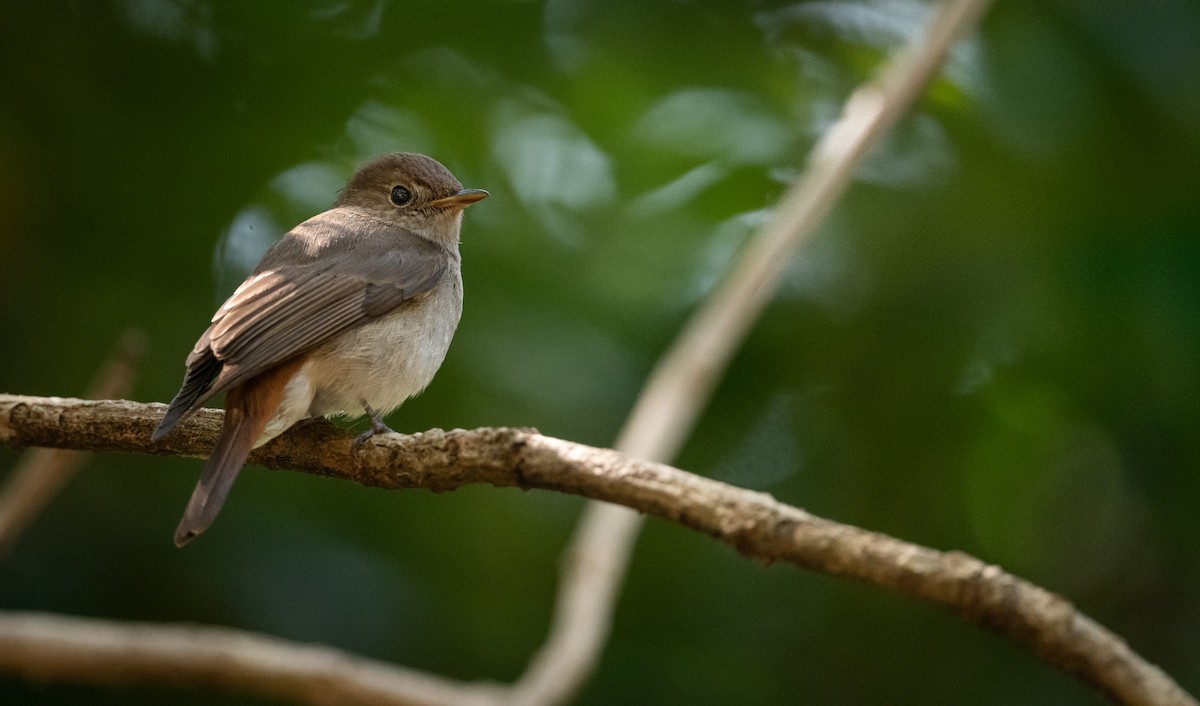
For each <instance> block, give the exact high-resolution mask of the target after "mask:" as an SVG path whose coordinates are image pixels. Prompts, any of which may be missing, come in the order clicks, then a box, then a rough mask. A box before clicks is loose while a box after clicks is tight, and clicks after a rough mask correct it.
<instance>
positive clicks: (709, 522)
mask: <svg viewBox="0 0 1200 706" xmlns="http://www.w3.org/2000/svg"><path fill="white" fill-rule="evenodd" d="M164 410H165V405H161V404H139V403H135V402H125V401H108V402H106V401H99V402H95V401H85V400H73V399H63V398H55V397H22V396H16V395H0V444H4V445H7V446H13V447H23V446H28V445H46V446H56V447H62V448H73V449H83V450H93V451H100V450H105V451H124V452H133V453H157V454H180V455H187V456H193V455H202V454H203V453H205V452H206V451H207V450H208V449H210V448H211V447H212V444H213V442H214V441H215V439H216V435H217V433H218V431H219V428H220V423H221V413H220V412H218V411H216V410H203V411H202V412H201V413H199V414H197V415H196V416H195V417H193V418H192V419H189V420H188V421H186V422H184V423H183V424H182V425H181V427H180V430H179V432H178V433H177V434H174V435H172V437H168V439H165V440H164V441H163V442H161V443H158V444H152V443H150V442H149V441H148V439H149V436H150V431H151V430H152V429H153V428H154V427H155V425H156V424H157V423H158V421H159V420H160V419H161V417H162V414H163V412H164ZM351 441H352V435H351V434H350V433H348V432H345V431H343V430H340V429H337V428H336V427H334V426H333V425H331V424H323V423H314V424H309V425H305V426H302V427H301V428H299V429H294V430H292V431H289V432H287V433H286V434H284V436H283V437H280V439H277V440H275V441H272V442H271V443H269V444H267V445H266V446H264V447H262V448H261V449H259V450H258V451H256V452H255V455H254V456H253V457H252V462H253V463H256V464H260V465H264V466H267V467H270V468H294V469H298V470H303V471H307V472H310V473H318V474H321V475H325V476H332V477H338V478H344V479H347V480H353V481H355V482H358V483H362V484H364V485H370V486H375V487H380V488H393V489H394V488H427V489H430V490H434V491H448V490H453V489H455V488H457V487H459V486H462V485H465V484H468V483H489V484H491V485H495V486H502V487H520V488H540V489H545V490H554V491H559V492H565V493H571V494H574V495H581V496H584V497H587V498H591V499H593V500H599V501H604V502H607V503H613V504H617V505H623V506H625V507H627V508H630V509H633V510H637V511H639V512H642V513H645V514H649V515H656V516H658V517H661V518H664V519H667V520H670V521H673V522H678V523H679V524H681V525H684V526H687V527H691V528H693V529H696V530H699V531H700V532H703V533H705V534H708V535H711V536H713V537H715V538H717V539H720V540H721V541H723V542H725V543H727V544H729V545H731V546H732V547H734V548H735V549H737V550H738V551H739V552H740V553H742V554H743V555H745V556H748V557H753V558H756V559H759V560H761V561H766V562H772V561H784V562H788V563H791V564H795V565H797V566H800V567H803V568H807V569H811V570H814V571H820V572H823V573H827V574H831V575H834V576H844V577H849V578H855V579H859V580H862V581H866V582H868V583H872V584H875V585H877V586H881V587H884V588H887V589H890V590H892V591H895V592H898V593H901V594H903V595H906V596H911V597H914V598H919V599H921V600H924V601H928V602H931V603H935V604H937V605H940V606H942V607H944V608H946V609H948V610H949V611H950V612H952V613H954V614H955V615H957V616H958V617H959V618H961V619H962V620H964V621H966V622H968V623H971V624H978V625H981V626H983V627H986V628H988V629H990V630H993V631H995V632H997V633H1000V634H1001V635H1004V636H1005V637H1007V638H1009V639H1010V640H1012V641H1013V642H1015V643H1017V644H1018V645H1021V646H1022V647H1024V648H1025V649H1027V650H1029V651H1030V652H1032V653H1034V654H1035V655H1037V656H1038V657H1039V658H1041V659H1042V660H1044V661H1045V662H1047V663H1048V664H1051V665H1054V666H1055V667H1057V668H1059V669H1061V670H1063V671H1065V672H1068V673H1070V674H1075V675H1077V676H1079V677H1080V678H1081V679H1083V680H1084V681H1085V682H1087V683H1089V684H1091V685H1093V686H1095V687H1096V688H1097V689H1099V690H1100V691H1102V692H1104V693H1105V694H1107V695H1109V696H1110V697H1111V698H1113V699H1114V700H1116V701H1118V702H1120V703H1125V704H1139V705H1141V704H1146V705H1149V704H1164V705H1167V704H1169V705H1171V706H1198V705H1197V702H1196V701H1195V700H1194V699H1192V698H1191V697H1190V696H1189V695H1188V694H1187V693H1185V692H1184V691H1183V690H1182V689H1181V688H1180V687H1179V686H1178V685H1177V684H1176V683H1175V682H1174V681H1172V680H1171V678H1170V677H1168V676H1167V675H1166V674H1164V673H1163V672H1162V671H1161V670H1160V669H1158V668H1157V667H1155V666H1154V665H1152V664H1150V663H1148V662H1146V661H1145V660H1144V659H1142V658H1141V657H1140V656H1138V655H1137V654H1136V653H1134V652H1133V651H1132V650H1130V649H1129V647H1128V646H1127V645H1126V644H1125V643H1124V642H1123V641H1122V640H1121V639H1120V638H1119V637H1117V636H1116V635H1114V634H1112V633H1111V632H1110V631H1109V630H1107V629H1106V628H1104V627H1103V626H1101V625H1099V624H1098V623H1096V622H1095V621H1093V620H1092V619H1090V618H1088V617H1087V616H1085V615H1083V614H1082V613H1080V612H1079V611H1077V610H1076V609H1075V608H1074V606H1072V605H1071V604H1070V603H1069V602H1067V601H1066V600H1065V599H1063V598H1061V597H1059V596H1057V595H1055V594H1053V593H1050V592H1048V591H1046V590H1045V589H1042V588H1039V587H1037V586H1034V585H1033V584H1030V583H1028V582H1027V581H1024V580H1022V579H1020V578H1017V577H1015V576H1013V575H1011V574H1008V573H1006V572H1004V571H1003V570H1002V569H1000V568H999V567H996V566H993V565H989V564H985V563H984V562H982V561H980V560H979V559H976V558H974V557H971V556H968V555H966V554H962V553H960V552H940V551H936V550H934V549H929V548H927V547H921V546H918V545H915V544H910V543H908V542H904V541H901V540H898V539H894V538H892V537H888V536H886V535H883V534H879V533H876V532H870V531H868V530H864V529H861V528H858V527H853V526H850V525H844V524H840V523H837V522H833V521H831V520H826V519H823V518H820V517H816V516H814V515H811V514H809V513H807V512H805V511H803V510H800V509H798V508H795V507H791V506H788V505H785V504H783V503H779V502H777V501H776V500H775V499H774V498H772V497H771V496H770V495H767V494H766V493H759V492H753V491H749V490H744V489H741V488H736V487H734V486H730V485H727V484H725V483H720V482H718V481H714V480H710V479H708V478H703V477H700V476H696V475H693V474H691V473H687V472H685V471H681V470H678V469H675V468H671V467H670V466H666V465H663V464H660V463H654V462H651V461H644V460H639V459H634V458H631V457H629V456H627V455H625V454H622V453H620V452H618V451H613V450H610V449H598V448H593V447H590V446H585V445H583V444H576V443H573V442H570V441H564V440H561V439H554V438H551V437H547V436H543V435H541V434H539V433H537V432H536V431H534V430H531V429H511V428H495V429H477V430H473V431H465V430H461V429H460V430H453V431H442V430H440V429H434V430H431V431H428V432H424V433H421V434H414V435H411V436H405V435H399V434H389V435H380V436H377V437H375V441H374V442H373V443H371V444H370V445H369V446H367V447H364V448H363V449H360V451H359V452H357V453H356V452H354V451H353V450H352V448H351ZM72 621H74V622H72ZM221 636H224V637H221ZM188 640H198V641H200V642H199V643H197V644H199V646H200V648H199V649H197V650H195V651H191V650H188V649H181V647H180V645H184V646H186V645H188V644H190V643H188ZM221 640H225V641H226V642H227V643H228V644H227V647H228V649H219V648H218V647H217V646H216V645H217V643H219V642H220V641H221ZM214 641H215V642H214ZM247 641H250V642H253V644H254V645H255V648H254V649H253V650H249V651H247V650H248V648H247V647H246V644H247ZM254 641H257V642H254ZM314 653H315V654H317V655H318V656H320V658H321V659H324V660H330V659H332V660H333V663H332V664H333V665H334V667H339V668H333V667H330V666H329V665H330V664H331V663H330V662H328V661H326V662H319V665H324V666H314V667H313V669H312V672H311V673H310V674H309V675H308V676H305V675H304V674H303V673H300V674H294V673H292V672H291V671H289V670H288V669H285V668H283V667H281V666H280V665H281V664H282V665H286V664H288V663H289V662H290V661H292V660H306V661H307V660H310V659H311V658H312V657H313V655H314ZM338 660H345V661H338ZM231 663H232V664H234V665H235V666H236V668H233V667H230V669H231V670H232V672H231V674H229V675H228V676H221V677H220V678H218V676H216V675H224V674H225V672H224V671H223V670H224V669H225V668H226V667H229V665H230V664H231ZM306 663H307V662H306ZM0 671H4V672H8V673H14V674H23V675H27V676H28V675H35V674H36V675H38V676H39V677H41V678H43V679H45V678H55V679H72V680H78V681H88V682H100V683H111V682H112V681H113V680H114V679H117V678H120V679H123V680H126V681H162V680H164V679H169V680H170V681H176V682H187V683H206V684H208V683H213V682H214V681H215V682H217V683H221V684H222V685H224V686H227V687H235V688H239V689H246V690H248V691H254V692H257V693H260V694H265V695H280V694H286V695H288V696H291V697H293V698H296V699H297V700H300V701H302V702H304V703H309V704H326V703H342V702H349V703H376V704H459V703H470V704H480V705H481V706H491V705H493V704H495V705H497V706H498V705H499V704H507V703H518V701H515V700H512V698H513V697H512V694H510V693H509V692H507V691H506V690H504V689H503V688H500V687H491V688H489V687H487V686H481V685H472V684H460V683H456V682H452V681H450V680H443V679H440V678H437V677H432V676H428V675H421V674H418V673H416V672H411V671H409V670H402V669H399V668H390V667H388V668H385V667H384V666H382V665H378V664H375V663H369V662H367V661H363V660H358V659H357V658H348V657H345V656H344V655H341V654H340V653H336V652H335V651H331V650H324V648H314V647H311V646H301V645H295V644H292V643H287V642H284V641H281V640H273V639H268V638H261V637H252V636H247V635H246V634H245V633H240V632H233V631H225V632H222V631H212V630H199V629H197V628H195V627H179V626H140V627H139V626H129V625H127V624H113V623H106V622H103V621H93V620H75V619H70V618H63V617H50V616H45V615H39V614H28V613H8V614H6V613H0ZM404 679H410V680H411V681H412V683H413V684H415V685H416V686H414V687H413V688H412V689H408V690H405V689H403V688H401V687H399V686H397V684H400V683H402V682H403V681H404ZM295 680H298V681H297V682H296V683H291V682H292V681H295ZM314 680H315V683H317V685H318V686H320V688H317V687H316V686H312V684H310V682H313V681H314ZM388 680H393V681H388ZM385 681H386V682H387V684H389V686H388V688H386V689H385V688H383V687H381V686H380V684H381V683H383V682H385ZM306 684H307V685H308V686H305V685H306ZM310 687H311V689H310ZM368 696H369V698H368Z"/></svg>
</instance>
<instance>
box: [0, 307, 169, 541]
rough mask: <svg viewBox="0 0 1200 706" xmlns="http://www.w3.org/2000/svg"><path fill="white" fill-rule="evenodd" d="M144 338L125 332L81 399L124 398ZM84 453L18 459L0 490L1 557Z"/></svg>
mask: <svg viewBox="0 0 1200 706" xmlns="http://www.w3.org/2000/svg"><path fill="white" fill-rule="evenodd" d="M144 348H145V337H144V336H143V335H142V333H141V332H140V331H136V330H128V331H125V332H124V333H122V334H121V337H120V338H118V339H117V345H116V349H115V350H114V351H113V353H112V355H110V356H109V359H108V360H107V361H105V363H104V365H103V366H101V368H100V370H99V372H97V373H96V376H95V377H94V378H93V379H92V382H91V384H90V385H88V388H87V392H86V393H85V394H84V396H85V397H87V398H89V399H93V400H106V399H112V398H114V397H118V398H119V397H124V396H125V395H127V394H128V393H129V388H130V387H131V386H132V385H133V375H134V371H135V370H136V368H137V366H138V363H139V362H140V361H141V358H142V351H143V349H144ZM87 459H88V456H87V454H83V453H80V452H78V451H64V450H63V449H42V448H39V449H30V450H28V451H26V452H25V453H24V454H22V455H21V457H20V458H18V459H17V462H16V463H15V464H14V465H13V469H12V471H11V472H10V473H9V475H8V477H7V478H5V480H4V484H3V486H0V559H2V558H4V557H5V556H7V555H8V552H9V551H10V550H11V549H12V546H13V544H14V543H15V542H16V540H17V537H19V536H20V534H21V532H22V531H24V529H25V528H26V527H27V526H28V525H29V523H30V522H32V521H33V518H35V517H37V515H38V514H39V513H41V511H42V510H43V509H45V507H46V506H47V505H49V504H50V501H51V500H53V499H54V496H55V495H57V494H58V493H59V491H60V490H62V489H63V487H64V486H66V484H67V481H69V480H70V479H71V477H72V476H73V475H75V472H76V471H78V470H79V468H80V467H81V466H82V465H83V464H84V462H86V461H87Z"/></svg>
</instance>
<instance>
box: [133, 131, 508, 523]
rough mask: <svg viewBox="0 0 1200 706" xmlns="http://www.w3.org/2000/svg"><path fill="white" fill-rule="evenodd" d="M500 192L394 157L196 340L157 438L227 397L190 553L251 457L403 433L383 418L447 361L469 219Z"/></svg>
mask: <svg viewBox="0 0 1200 706" xmlns="http://www.w3.org/2000/svg"><path fill="white" fill-rule="evenodd" d="M487 195H488V193H487V192H486V191H482V190H479V189H464V188H463V187H462V184H460V183H459V181H458V179H455V178H454V175H453V174H451V173H450V172H449V170H447V169H446V168H445V167H443V166H442V165H441V164H439V163H438V162H437V161H435V160H433V159H431V158H429V157H426V156H424V155H420V154H412V153H403V152H401V153H395V154H388V155H384V156H381V157H377V158H375V159H374V160H372V161H370V162H368V163H367V164H366V165H364V166H363V167H362V168H361V169H359V170H358V171H357V172H356V173H355V174H354V176H352V177H351V178H350V181H349V182H348V183H347V184H346V187H345V188H344V189H342V191H341V194H340V196H339V197H338V199H337V201H336V202H335V203H334V205H333V208H331V209H330V210H328V211H325V212H324V213H321V214H319V215H317V216H314V217H312V218H310V219H308V220H307V221H304V222H303V223H301V224H300V225H298V226H296V227H295V228H293V229H292V230H291V231H289V232H288V233H287V234H286V235H284V236H283V238H282V239H281V240H280V241H279V242H277V243H275V244H274V245H272V246H271V247H270V248H268V249H267V251H266V253H264V254H263V257H262V260H261V261H259V263H258V266H257V267H256V268H254V271H253V272H252V273H250V276H249V278H248V279H247V280H246V281H245V282H243V283H242V285H241V286H240V287H238V288H237V291H235V292H234V293H233V296H231V297H229V299H228V300H227V301H226V302H225V303H224V304H222V305H221V308H219V309H217V313H216V314H214V315H213V318H212V325H211V326H209V327H208V329H207V330H206V331H205V332H204V333H203V334H202V335H201V336H200V340H199V341H197V342H196V346H195V348H194V349H193V350H192V353H191V355H189V356H188V358H187V373H186V375H185V377H184V380H183V386H182V387H181V388H180V390H179V393H178V394H176V395H175V399H173V400H172V401H171V404H170V407H169V408H168V409H167V413H166V416H165V417H163V420H162V423H161V424H159V426H158V428H157V429H156V430H155V431H154V435H153V437H152V439H153V440H154V441H158V440H159V439H161V438H162V437H163V436H164V435H166V434H167V433H168V432H170V431H171V429H173V428H174V427H175V425H177V424H178V423H179V422H180V421H181V420H183V419H185V418H186V417H187V416H189V415H190V414H192V413H193V412H195V411H196V410H197V409H199V408H200V406H201V405H202V404H204V402H205V401H207V400H208V399H209V398H210V397H212V396H213V395H216V394H218V393H222V392H224V393H225V421H224V424H223V426H222V428H221V434H220V437H219V438H218V439H217V443H216V446H215V447H214V448H213V452H212V455H211V456H210V457H209V459H208V463H207V465H206V466H205V467H204V473H203V474H202V475H201V476H200V482H199V483H198V484H197V485H196V490H195V491H194V492H193V493H192V498H191V500H190V501H189V502H188V505H187V509H186V510H185V511H184V514H183V519H182V520H181V521H180V523H179V528H178V529H177V530H176V531H175V544H176V545H178V546H183V545H184V544H186V543H187V542H189V541H191V540H192V539H193V538H195V537H196V536H197V535H199V534H200V533H201V532H203V531H204V530H205V529H206V528H207V527H208V526H209V525H210V524H212V521H213V519H214V518H215V517H216V515H217V512H218V511H220V509H221V505H222V503H224V501H225V498H226V496H227V495H228V494H229V489H230V487H231V486H232V485H233V481H234V479H236V478H237V474H238V472H239V471H240V470H241V467H242V464H244V463H245V461H246V457H247V456H248V455H249V454H250V451H251V450H252V449H254V448H255V447H257V446H260V445H262V444H264V443H266V442H267V441H269V440H271V439H272V438H274V437H276V436H278V435H279V434H281V433H283V432H284V431H285V430H286V429H287V428H288V427H290V426H292V425H293V424H295V423H296V422H298V421H300V420H302V419H307V418H310V417H321V416H327V415H338V414H351V415H355V416H359V415H362V414H366V415H368V416H369V417H370V419H371V429H370V431H368V432H366V433H365V434H363V435H362V436H361V437H360V440H361V439H363V438H365V437H368V436H370V435H371V434H375V433H378V432H382V431H390V429H388V427H387V426H386V425H385V424H384V422H383V417H384V416H385V415H387V414H388V413H389V412H391V411H392V410H394V409H395V408H397V407H399V406H400V404H401V403H403V402H404V401H405V400H406V399H408V398H409V397H411V396H413V395H415V394H417V393H419V392H420V391H421V390H423V389H425V386H426V385H428V384H429V382H430V381H431V380H432V379H433V375H434V373H436V372H437V369H438V368H439V367H440V366H441V364H442V360H443V359H444V358H445V356H446V351H447V349H448V348H449V346H450V339H451V337H452V336H453V335H454V330H455V328H457V326H458V320H459V316H460V314H461V313H462V293H463V290H462V275H461V269H460V260H459V253H458V234H459V228H460V226H461V225H462V212H463V209H464V208H465V207H466V206H468V205H470V204H472V203H474V202H476V201H478V200H480V199H482V198H485V197H486V196H487Z"/></svg>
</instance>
